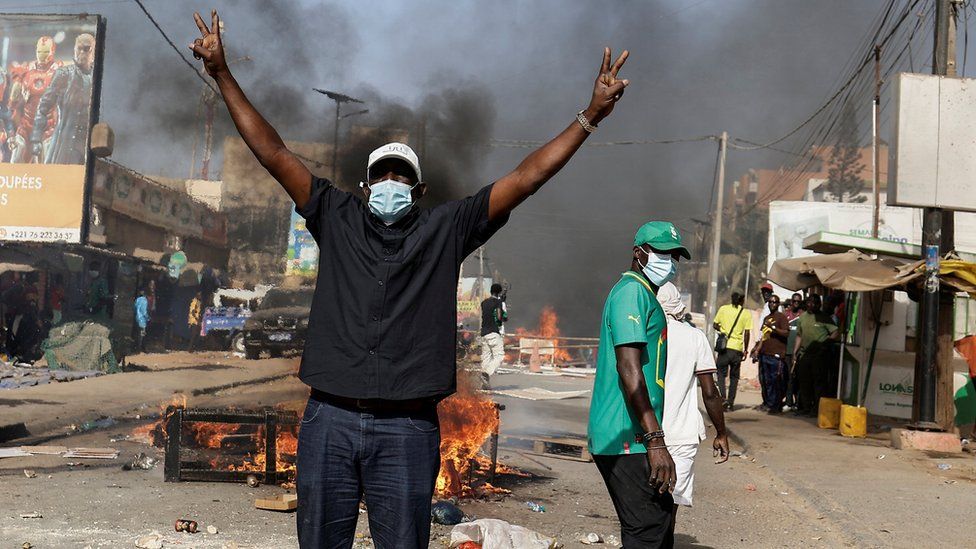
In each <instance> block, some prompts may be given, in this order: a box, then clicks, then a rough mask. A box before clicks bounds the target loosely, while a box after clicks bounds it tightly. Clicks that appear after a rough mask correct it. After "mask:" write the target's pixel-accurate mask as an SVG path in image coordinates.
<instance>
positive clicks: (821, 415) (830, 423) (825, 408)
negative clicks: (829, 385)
mask: <svg viewBox="0 0 976 549" xmlns="http://www.w3.org/2000/svg"><path fill="white" fill-rule="evenodd" d="M840 405H841V401H840V399H838V398H827V397H820V405H819V406H818V407H817V427H820V428H821V429H836V428H837V427H838V426H839V425H840Z"/></svg>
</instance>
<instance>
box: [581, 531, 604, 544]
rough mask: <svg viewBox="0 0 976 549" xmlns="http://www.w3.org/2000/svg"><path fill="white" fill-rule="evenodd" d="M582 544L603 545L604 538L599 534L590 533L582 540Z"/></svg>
mask: <svg viewBox="0 0 976 549" xmlns="http://www.w3.org/2000/svg"><path fill="white" fill-rule="evenodd" d="M580 543H582V544H583V545H593V544H596V543H603V538H602V537H600V534H597V533H596V532H590V533H589V534H586V535H585V536H583V537H581V538H580Z"/></svg>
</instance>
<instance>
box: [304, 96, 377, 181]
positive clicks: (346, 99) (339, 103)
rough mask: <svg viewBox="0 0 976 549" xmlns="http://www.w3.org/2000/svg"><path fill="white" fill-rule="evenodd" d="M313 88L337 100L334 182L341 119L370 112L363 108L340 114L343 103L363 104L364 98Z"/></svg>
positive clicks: (333, 140) (333, 141)
mask: <svg viewBox="0 0 976 549" xmlns="http://www.w3.org/2000/svg"><path fill="white" fill-rule="evenodd" d="M312 89H313V90H315V91H317V92H319V93H321V94H324V95H326V96H328V98H329V99H331V100H333V101H335V104H336V110H335V128H334V133H333V134H332V182H333V183H335V181H336V163H337V162H338V153H339V121H340V120H342V119H343V118H349V117H350V116H356V115H357V114H365V113H367V112H369V109H363V110H361V111H359V112H354V113H349V114H346V115H342V116H340V115H339V110H340V109H341V108H342V104H343V103H359V104H363V101H362V100H359V99H356V98H355V97H350V96H348V95H345V94H342V93H339V92H334V91H329V90H323V89H321V88H312Z"/></svg>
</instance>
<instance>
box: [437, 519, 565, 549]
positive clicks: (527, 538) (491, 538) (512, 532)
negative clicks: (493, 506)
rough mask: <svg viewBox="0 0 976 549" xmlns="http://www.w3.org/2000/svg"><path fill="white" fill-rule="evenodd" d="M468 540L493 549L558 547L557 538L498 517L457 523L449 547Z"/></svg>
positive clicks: (459, 545)
mask: <svg viewBox="0 0 976 549" xmlns="http://www.w3.org/2000/svg"><path fill="white" fill-rule="evenodd" d="M466 542H474V543H476V544H480V546H481V547H491V548H492V549H554V548H555V547H556V540H555V539H553V538H550V537H548V536H544V535H542V534H540V533H538V532H533V531H532V530H529V529H528V528H525V527H523V526H517V525H514V524H509V523H507V522H505V521H504V520H498V519H478V520H475V521H471V522H462V523H461V524H458V525H456V526H455V527H454V528H453V529H452V530H451V542H450V544H449V545H448V547H453V548H457V547H461V544H463V543H466ZM468 547H470V545H469V546H468Z"/></svg>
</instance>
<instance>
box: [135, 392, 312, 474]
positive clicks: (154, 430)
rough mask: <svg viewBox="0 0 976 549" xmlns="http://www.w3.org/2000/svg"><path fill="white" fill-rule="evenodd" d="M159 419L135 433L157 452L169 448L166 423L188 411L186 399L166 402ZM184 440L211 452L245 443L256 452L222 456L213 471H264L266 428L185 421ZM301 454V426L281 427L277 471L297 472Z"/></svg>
mask: <svg viewBox="0 0 976 549" xmlns="http://www.w3.org/2000/svg"><path fill="white" fill-rule="evenodd" d="M161 407H162V412H161V413H160V418H159V420H158V421H156V422H154V423H149V424H147V425H141V426H139V427H136V428H135V429H133V431H132V436H133V438H134V439H135V440H141V441H143V442H146V443H148V444H151V445H153V446H155V447H157V448H162V447H164V446H165V445H166V438H167V436H168V433H167V432H166V422H167V420H168V419H169V414H171V413H172V410H174V409H176V408H183V409H186V395H183V394H177V395H174V397H173V398H172V399H171V400H169V401H166V402H164V403H163V404H162V405H161ZM183 437H184V440H185V441H189V440H192V441H193V446H194V447H196V448H201V449H203V448H205V449H212V450H221V449H225V448H226V447H227V446H228V445H229V444H232V440H233V439H243V445H245V446H246V447H248V448H251V449H253V452H251V453H247V454H246V455H244V456H243V457H240V455H236V456H233V457H231V456H229V455H228V454H224V453H220V454H218V455H217V456H216V457H213V458H211V459H210V467H211V468H213V469H227V470H230V471H264V470H265V463H266V459H265V455H264V444H265V442H264V441H265V431H264V426H263V425H257V426H255V425H253V424H234V423H214V422H205V421H184V422H183ZM297 452H298V426H297V425H278V429H277V438H276V439H275V456H276V458H277V459H276V461H277V469H278V471H285V472H294V471H295V456H296V454H297ZM229 457H230V458H231V459H236V460H237V461H236V462H234V463H227V462H226V460H227V459H228V458H229Z"/></svg>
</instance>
